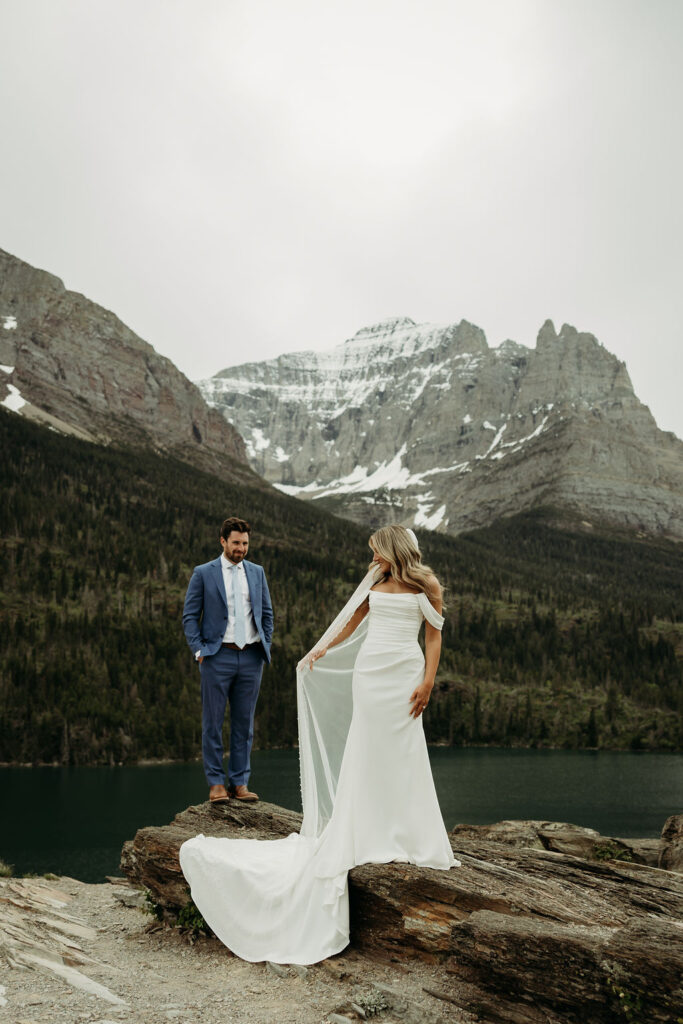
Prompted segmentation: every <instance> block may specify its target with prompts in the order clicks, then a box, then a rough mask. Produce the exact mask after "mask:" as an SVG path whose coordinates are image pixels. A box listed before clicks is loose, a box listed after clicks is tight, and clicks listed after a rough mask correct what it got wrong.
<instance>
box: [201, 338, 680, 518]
mask: <svg viewBox="0 0 683 1024" xmlns="http://www.w3.org/2000/svg"><path fill="white" fill-rule="evenodd" d="M198 386H199V388H200V390H201V391H202V394H203V395H204V397H205V398H206V400H207V402H208V403H209V404H210V405H212V406H214V407H215V408H216V409H218V410H220V412H221V413H222V414H223V415H224V416H225V417H226V419H227V420H229V422H230V423H232V424H233V425H234V426H235V427H236V428H237V430H238V431H239V432H240V434H241V435H242V437H243V438H244V439H245V442H246V449H247V454H248V457H249V462H250V464H251V466H252V467H253V468H254V469H255V470H256V472H257V473H259V474H261V475H262V476H264V477H265V478H266V479H267V480H269V481H271V482H272V483H274V484H275V486H277V487H279V488H280V489H281V490H282V491H284V492H286V493H288V494H291V495H296V496H297V497H299V498H303V499H308V500H313V501H319V502H321V503H324V504H326V505H327V507H329V508H330V509H333V510H335V511H337V512H339V513H340V514H342V515H344V516H348V517H350V518H353V519H356V520H358V521H359V522H362V523H365V524H367V525H371V526H377V525H380V524H382V523H386V522H391V521H396V520H398V521H400V522H403V523H404V524H405V525H410V526H415V527H426V528H428V529H431V530H438V531H441V532H448V533H451V534H457V533H459V532H460V531H462V530H465V529H471V528H473V527H479V526H485V525H487V524H489V523H492V522H494V521H495V520H496V519H498V518H499V517H500V516H509V515H514V514H516V513H519V512H522V511H524V510H528V509H534V508H538V507H541V506H549V505H551V506H555V507H561V508H563V509H565V510H571V511H572V513H573V514H574V516H575V517H576V518H578V519H580V520H585V525H586V528H587V529H588V528H594V527H595V526H596V525H597V524H599V523H600V522H602V521H606V522H610V523H613V524H616V525H622V526H627V527H629V528H635V529H637V530H641V531H645V532H647V533H652V534H660V535H663V536H670V537H676V538H681V537H683V442H681V441H680V440H678V438H676V436H675V435H674V434H671V433H665V432H664V431H661V430H659V429H658V427H657V424H656V423H655V421H654V418H653V417H652V415H651V413H650V411H649V409H648V408H647V407H646V406H645V405H643V404H642V402H640V401H639V400H638V398H637V397H636V395H635V393H634V391H633V386H632V384H631V380H630V378H629V375H628V372H627V370H626V366H625V365H624V363H622V362H620V361H619V360H618V359H617V358H616V357H615V356H613V355H612V354H611V353H610V352H608V351H607V350H606V349H605V348H604V347H603V346H602V345H601V344H600V343H599V342H598V341H597V340H596V338H595V337H594V336H593V335H592V334H587V333H581V332H578V331H577V330H576V329H575V328H573V327H571V326H569V325H567V324H565V325H564V326H563V327H562V329H561V331H560V332H559V334H558V333H556V331H555V328H554V326H553V324H552V323H551V322H550V321H546V323H545V324H544V325H543V327H542V328H541V330H540V332H539V334H538V339H537V344H536V348H535V349H529V348H526V347H525V346H523V345H519V344H517V343H515V342H513V341H506V342H504V343H503V344H502V345H501V346H500V347H499V348H494V349H491V348H489V346H488V344H487V342H486V337H485V335H484V332H483V331H482V330H481V329H480V328H478V327H475V326H474V325H473V324H470V323H468V322H467V321H465V320H463V321H461V322H460V323H459V324H455V325H446V326H435V325H433V324H416V323H414V321H412V320H410V319H408V318H399V319H392V320H386V321H383V322H382V323H379V324H375V325H374V326H372V327H366V328H364V329H363V330H361V331H359V332H358V333H357V334H356V335H354V337H353V338H351V339H350V340H349V341H347V342H345V343H344V344H342V345H339V346H337V347H336V348H333V349H332V350H331V351H328V352H322V353H319V352H297V353H293V354H289V355H283V356H280V357H279V358H277V359H272V360H268V361H266V362H260V363H245V364H241V365H239V366H234V367H230V368H228V369H225V370H222V371H221V372H220V373H218V374H216V376H215V377H212V378H209V379H208V380H203V381H199V382H198Z"/></svg>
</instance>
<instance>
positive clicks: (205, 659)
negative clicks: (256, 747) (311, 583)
mask: <svg viewBox="0 0 683 1024" xmlns="http://www.w3.org/2000/svg"><path fill="white" fill-rule="evenodd" d="M250 531H251V527H250V526H249V523H247V522H245V521H244V519H238V518H237V516H232V517H231V518H230V519H226V520H225V522H224V523H223V525H222V527H221V535H220V543H221V547H222V548H223V554H222V555H220V556H219V557H218V558H216V559H214V560H213V561H212V562H205V563H204V564H203V565H198V566H197V567H196V569H195V570H194V572H193V573H192V578H191V580H190V584H189V586H188V588H187V594H186V596H185V607H184V609H183V629H184V630H185V636H186V637H187V642H188V644H189V645H190V650H191V651H192V653H193V654H194V656H195V658H196V660H197V661H198V662H199V671H200V674H201V681H202V754H203V756H204V772H205V774H206V780H207V782H208V783H209V787H210V788H209V800H210V801H211V802H212V803H225V802H226V801H227V800H228V799H229V798H230V797H231V796H232V797H235V798H236V799H237V800H243V801H245V802H249V803H252V802H254V801H255V800H258V796H257V795H256V793H250V792H249V789H248V788H247V783H248V781H249V773H250V770H251V765H250V761H249V755H250V754H251V744H252V741H253V738H254V710H255V708H256V699H257V697H258V692H259V687H260V685H261V674H262V672H263V663H264V661H267V662H269V661H270V641H271V637H272V635H273V607H272V605H271V603H270V594H269V593H268V584H267V583H266V574H265V573H264V571H263V569H262V568H261V566H260V565H254V563H253V562H247V561H246V554H247V551H248V550H249V533H250ZM228 701H229V702H230V758H229V761H228V781H229V792H228V790H226V788H225V772H224V770H223V719H224V717H225V706H226V702H228Z"/></svg>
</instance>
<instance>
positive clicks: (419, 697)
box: [410, 577, 443, 718]
mask: <svg viewBox="0 0 683 1024" xmlns="http://www.w3.org/2000/svg"><path fill="white" fill-rule="evenodd" d="M427 597H428V598H429V602H430V604H431V605H433V606H434V608H436V610H437V612H438V613H439V615H441V611H442V609H443V601H442V600H441V587H440V586H439V583H438V580H437V579H436V577H434V583H433V586H432V587H431V588H430V590H429V591H428V592H427ZM440 657H441V630H440V629H437V628H436V626H432V625H431V623H429V622H427V621H425V671H424V677H423V679H422V682H421V683H420V685H419V686H417V687H416V688H415V689H414V690H413V692H412V694H411V696H410V704H411V708H410V713H411V715H412V716H413V718H418V717H419V716H420V715H421V714H422V712H423V711H424V709H425V708H426V707H427V705H428V704H429V698H430V696H431V692H432V690H433V689H434V680H435V679H436V670H437V668H438V667H439V659H440Z"/></svg>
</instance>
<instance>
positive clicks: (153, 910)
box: [142, 889, 164, 921]
mask: <svg viewBox="0 0 683 1024" xmlns="http://www.w3.org/2000/svg"><path fill="white" fill-rule="evenodd" d="M142 909H143V910H144V912H145V913H146V914H151V915H152V917H153V918H154V919H155V920H156V921H163V919H164V908H163V907H162V906H161V904H160V903H157V902H156V900H155V899H154V897H153V896H152V894H151V892H150V891H149V889H145V905H144V907H143V908H142Z"/></svg>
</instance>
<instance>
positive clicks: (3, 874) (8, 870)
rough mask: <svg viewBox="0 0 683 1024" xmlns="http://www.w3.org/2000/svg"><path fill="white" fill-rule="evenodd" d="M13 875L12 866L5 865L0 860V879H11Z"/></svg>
mask: <svg viewBox="0 0 683 1024" xmlns="http://www.w3.org/2000/svg"><path fill="white" fill-rule="evenodd" d="M13 873H14V865H12V864H7V863H6V862H5V861H4V860H0V878H11V877H12V874H13Z"/></svg>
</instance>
